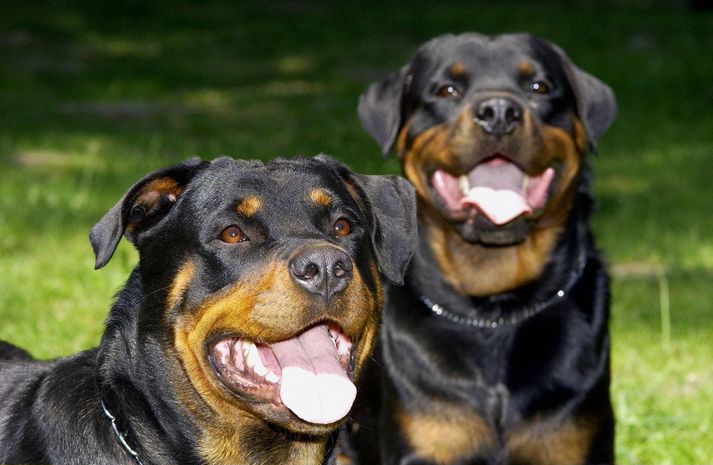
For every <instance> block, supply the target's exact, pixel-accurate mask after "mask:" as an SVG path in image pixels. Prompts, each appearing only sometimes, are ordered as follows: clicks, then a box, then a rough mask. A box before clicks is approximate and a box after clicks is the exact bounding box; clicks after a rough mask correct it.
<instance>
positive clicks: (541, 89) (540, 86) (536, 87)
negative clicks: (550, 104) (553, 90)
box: [530, 81, 550, 95]
mask: <svg viewBox="0 0 713 465" xmlns="http://www.w3.org/2000/svg"><path fill="white" fill-rule="evenodd" d="M530 90H531V91H533V92H534V93H536V94H540V95H547V94H549V93H550V86H548V85H547V83H546V82H543V81H535V82H533V83H532V84H530Z"/></svg>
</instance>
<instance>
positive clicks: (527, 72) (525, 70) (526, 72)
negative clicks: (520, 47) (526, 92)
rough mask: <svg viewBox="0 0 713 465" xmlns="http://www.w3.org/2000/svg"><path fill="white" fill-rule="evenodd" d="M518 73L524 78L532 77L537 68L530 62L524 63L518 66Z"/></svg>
mask: <svg viewBox="0 0 713 465" xmlns="http://www.w3.org/2000/svg"><path fill="white" fill-rule="evenodd" d="M517 72H518V73H520V74H521V75H522V76H526V77H530V76H532V75H533V74H535V66H534V65H533V64H532V63H530V62H529V61H523V62H521V63H520V64H519V65H517Z"/></svg>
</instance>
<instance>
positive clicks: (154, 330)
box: [0, 156, 416, 465]
mask: <svg viewBox="0 0 713 465" xmlns="http://www.w3.org/2000/svg"><path fill="white" fill-rule="evenodd" d="M415 234H416V213H415V195H414V194H413V188H412V187H411V186H410V185H409V184H408V182H407V181H405V180H403V179H400V178H397V177H387V176H361V175H356V174H354V173H352V172H350V171H349V170H348V169H347V168H346V167H344V166H343V165H341V164H339V163H337V162H335V161H334V160H331V159H329V158H327V157H323V156H320V157H317V158H314V159H296V160H276V161H273V162H270V163H267V164H263V163H261V162H250V161H235V160H232V159H228V158H220V159H217V160H215V161H213V162H203V161H200V160H193V161H189V162H185V163H182V164H179V165H176V166H172V167H169V168H166V169H163V170H160V171H157V172H154V173H152V174H149V175H148V176H147V177H145V178H144V179H142V180H140V181H139V182H138V183H137V184H135V185H134V186H133V187H132V188H131V189H130V190H129V191H128V192H127V193H126V195H125V196H124V197H123V198H122V199H121V201H120V202H119V203H118V204H117V205H116V206H115V207H114V208H112V209H111V210H110V211H109V212H108V213H107V214H106V215H105V216H104V217H103V218H102V219H101V221H100V222H99V223H98V224H97V225H96V226H95V227H94V228H93V229H92V232H91V235H90V238H91V242H92V246H93V248H94V251H95V254H96V266H97V268H101V267H102V266H104V265H105V264H106V263H107V262H108V261H109V259H110V258H111V256H112V254H113V253H114V250H115V248H116V246H117V244H118V242H119V240H120V239H121V237H122V236H123V235H125V236H126V237H127V238H128V239H129V240H130V241H131V242H133V243H134V244H135V245H136V246H137V248H138V250H139V256H140V263H139V266H138V267H137V268H136V269H135V270H134V271H133V273H132V274H131V276H130V278H129V280H128V282H127V283H126V285H125V286H124V288H123V290H121V291H120V293H119V294H118V296H117V298H116V302H115V304H114V306H113V307H112V310H111V313H110V315H109V318H108V321H107V326H106V331H105V333H104V336H103V338H102V340H101V344H100V345H99V347H98V348H97V349H94V350H89V351H87V352H83V353H80V354H78V355H75V356H71V357H68V358H63V359H60V360H56V361H50V362H40V361H34V360H32V359H31V358H30V357H29V355H27V354H26V353H25V352H23V351H21V350H20V349H17V348H15V347H13V346H10V345H8V344H4V343H1V344H0V399H2V402H1V403H0V463H3V464H9V463H33V464H35V463H51V464H95V465H99V464H119V463H123V464H127V465H128V464H132V463H134V464H135V463H141V464H143V465H149V464H171V465H175V464H215V465H217V464H271V465H275V464H304V465H310V464H313V465H318V464H322V463H325V461H327V460H330V459H329V458H328V456H329V455H330V453H329V452H330V450H331V444H332V443H333V440H332V437H331V436H332V433H333V432H334V430H335V429H336V428H337V427H338V426H339V424H340V423H341V421H342V419H343V418H344V417H345V415H346V414H347V412H348V410H349V408H350V407H351V404H352V401H353V399H354V395H355V392H354V391H355V388H354V385H353V384H352V381H353V380H354V379H356V378H357V377H358V375H359V373H360V371H361V369H362V367H363V365H364V362H365V360H366V359H367V358H368V357H369V356H370V354H371V352H372V349H373V346H374V341H375V336H376V330H377V326H378V321H379V317H380V310H381V303H382V293H381V290H380V289H381V278H380V275H379V273H380V272H381V273H383V275H385V276H386V277H387V278H388V279H390V280H393V281H395V282H399V281H402V279H403V273H404V269H405V267H406V264H407V261H408V260H409V258H410V256H411V255H412V252H413V248H414V246H415Z"/></svg>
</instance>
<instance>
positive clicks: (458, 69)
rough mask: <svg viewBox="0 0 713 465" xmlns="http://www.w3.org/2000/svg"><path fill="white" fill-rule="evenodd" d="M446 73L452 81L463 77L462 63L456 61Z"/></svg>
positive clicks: (463, 67)
mask: <svg viewBox="0 0 713 465" xmlns="http://www.w3.org/2000/svg"><path fill="white" fill-rule="evenodd" d="M448 72H449V73H451V77H452V78H453V79H457V78H460V77H463V76H465V75H466V69H465V65H464V64H463V62H462V61H457V62H455V63H453V65H452V66H451V67H450V68H449V69H448Z"/></svg>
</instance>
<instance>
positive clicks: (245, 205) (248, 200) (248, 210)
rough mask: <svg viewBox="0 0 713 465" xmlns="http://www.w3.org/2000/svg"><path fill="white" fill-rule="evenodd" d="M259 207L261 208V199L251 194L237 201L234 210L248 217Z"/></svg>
mask: <svg viewBox="0 0 713 465" xmlns="http://www.w3.org/2000/svg"><path fill="white" fill-rule="evenodd" d="M260 208H262V199H261V198H260V197H258V196H256V195H251V196H249V197H245V198H244V199H242V200H241V201H240V203H238V206H237V207H235V210H237V212H238V213H240V214H241V215H243V216H245V217H246V218H250V217H251V216H253V215H255V213H257V212H258V210H260Z"/></svg>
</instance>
